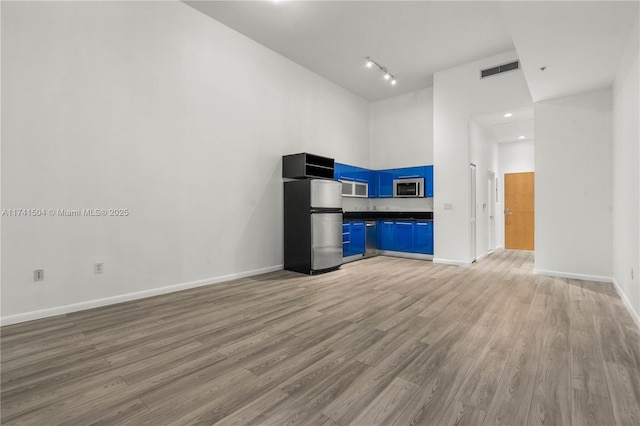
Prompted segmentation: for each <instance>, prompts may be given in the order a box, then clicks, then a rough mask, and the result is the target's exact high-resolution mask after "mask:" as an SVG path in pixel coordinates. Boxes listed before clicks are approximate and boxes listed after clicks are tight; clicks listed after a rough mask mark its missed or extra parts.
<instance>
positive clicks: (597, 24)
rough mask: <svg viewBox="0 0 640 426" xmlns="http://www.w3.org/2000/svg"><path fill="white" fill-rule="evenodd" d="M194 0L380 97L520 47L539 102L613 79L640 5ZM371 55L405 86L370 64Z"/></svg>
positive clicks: (339, 80) (367, 95)
mask: <svg viewBox="0 0 640 426" xmlns="http://www.w3.org/2000/svg"><path fill="white" fill-rule="evenodd" d="M184 1H185V3H187V4H189V5H191V6H192V7H194V8H196V9H198V10H200V11H201V12H203V13H205V14H207V15H209V16H211V17H212V18H214V19H216V20H217V21H219V22H221V23H223V24H225V25H227V26H229V27H231V28H233V29H235V30H236V31H238V32H240V33H242V34H244V35H246V36H248V37H250V38H252V39H253V40H255V41H257V42H258V43H260V44H262V45H264V46H266V47H268V48H270V49H272V50H274V51H276V52H278V53H280V54H282V55H283V56H285V57H287V58H289V59H291V60H293V61H294V62H297V63H298V64H300V65H302V66H304V67H305V68H307V69H309V70H311V71H313V72H315V73H317V74H319V75H321V76H322V77H324V78H326V79H328V80H330V81H333V82H334V83H336V84H338V85H340V86H342V87H344V88H345V89H347V90H349V91H351V92H353V93H355V94H357V95H359V96H361V97H363V98H364V99H367V100H370V101H374V100H379V99H384V98H388V97H391V96H395V95H399V94H402V93H406V92H411V91H414V90H418V89H422V88H426V87H429V86H431V85H432V83H433V74H434V73H435V72H437V71H441V70H445V69H448V68H451V67H454V66H457V65H461V64H465V63H468V62H472V61H474V60H478V59H482V58H486V57H488V56H491V55H493V54H497V53H503V52H506V51H509V50H513V49H514V48H515V49H516V50H517V52H518V56H519V58H520V61H521V66H522V68H523V71H524V74H525V77H526V79H527V84H528V85H529V89H530V91H531V94H532V98H533V100H534V101H535V102H537V101H540V100H543V99H549V98H554V97H559V96H563V95H568V94H573V93H579V92H584V91H587V90H594V89H598V88H604V87H607V86H610V85H611V83H612V81H613V78H614V76H615V71H616V69H617V66H618V63H619V61H620V58H621V55H622V51H623V48H624V45H625V44H626V41H627V39H628V37H629V33H630V30H631V27H632V25H633V23H634V19H635V17H636V16H637V13H638V1H621V2H618V1H609V0H604V1H501V2H495V1H420V0H417V1H284V0H281V1H279V2H275V1H271V0H266V1H265V0H263V1H217V0H196V1H187V0H184ZM366 56H371V57H372V58H373V59H375V60H376V61H377V62H379V63H380V64H381V65H383V66H385V67H387V68H388V69H389V71H390V72H391V73H393V74H394V75H395V76H396V77H397V79H398V84H397V86H390V85H389V84H388V83H385V82H384V81H383V80H382V73H380V72H379V71H377V70H373V69H366V68H365V67H364V62H365V60H364V58H365V57H366ZM542 66H546V67H547V68H546V70H545V71H544V72H541V71H540V70H539V68H540V67H542Z"/></svg>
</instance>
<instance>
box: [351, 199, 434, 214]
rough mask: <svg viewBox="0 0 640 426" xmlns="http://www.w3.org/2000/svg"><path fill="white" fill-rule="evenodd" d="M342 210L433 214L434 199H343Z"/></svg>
mask: <svg viewBox="0 0 640 426" xmlns="http://www.w3.org/2000/svg"><path fill="white" fill-rule="evenodd" d="M342 210H344V211H346V212H359V211H399V212H432V211H433V198H357V197H342Z"/></svg>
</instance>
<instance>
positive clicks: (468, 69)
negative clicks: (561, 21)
mask: <svg viewBox="0 0 640 426" xmlns="http://www.w3.org/2000/svg"><path fill="white" fill-rule="evenodd" d="M516 58H517V54H516V52H515V51H513V52H506V53H503V54H500V55H495V56H492V57H490V58H486V59H483V60H480V61H476V62H472V63H469V64H466V65H462V66H459V67H456V68H452V69H449V70H445V71H441V72H438V73H436V74H435V75H434V87H433V89H434V90H433V111H434V116H433V162H434V221H435V223H436V224H437V225H436V227H437V228H436V229H437V232H434V239H435V241H434V248H435V256H434V261H436V262H444V263H454V264H466V263H469V262H470V261H471V259H470V249H469V246H470V244H469V118H470V117H471V116H472V115H475V114H479V113H481V112H487V111H495V110H498V109H502V108H506V107H513V106H520V105H526V104H530V103H531V96H530V94H529V89H528V87H527V83H526V81H525V79H524V76H523V74H522V71H520V70H518V71H512V72H508V73H504V74H500V75H497V76H494V77H490V78H485V79H482V80H481V79H480V70H481V69H484V68H488V67H491V66H495V65H499V64H504V63H507V62H509V61H512V60H514V59H516ZM444 203H453V209H451V210H444Z"/></svg>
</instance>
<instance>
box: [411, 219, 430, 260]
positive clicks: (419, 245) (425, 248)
mask: <svg viewBox="0 0 640 426" xmlns="http://www.w3.org/2000/svg"><path fill="white" fill-rule="evenodd" d="M413 226H414V229H413V238H414V239H413V251H414V253H421V254H433V222H414V224H413Z"/></svg>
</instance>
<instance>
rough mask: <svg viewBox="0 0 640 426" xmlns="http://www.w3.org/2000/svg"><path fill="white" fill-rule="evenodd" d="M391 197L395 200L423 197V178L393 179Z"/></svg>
mask: <svg viewBox="0 0 640 426" xmlns="http://www.w3.org/2000/svg"><path fill="white" fill-rule="evenodd" d="M393 196H394V197H397V198H411V197H413V198H417V197H424V178H417V179H394V181H393Z"/></svg>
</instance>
